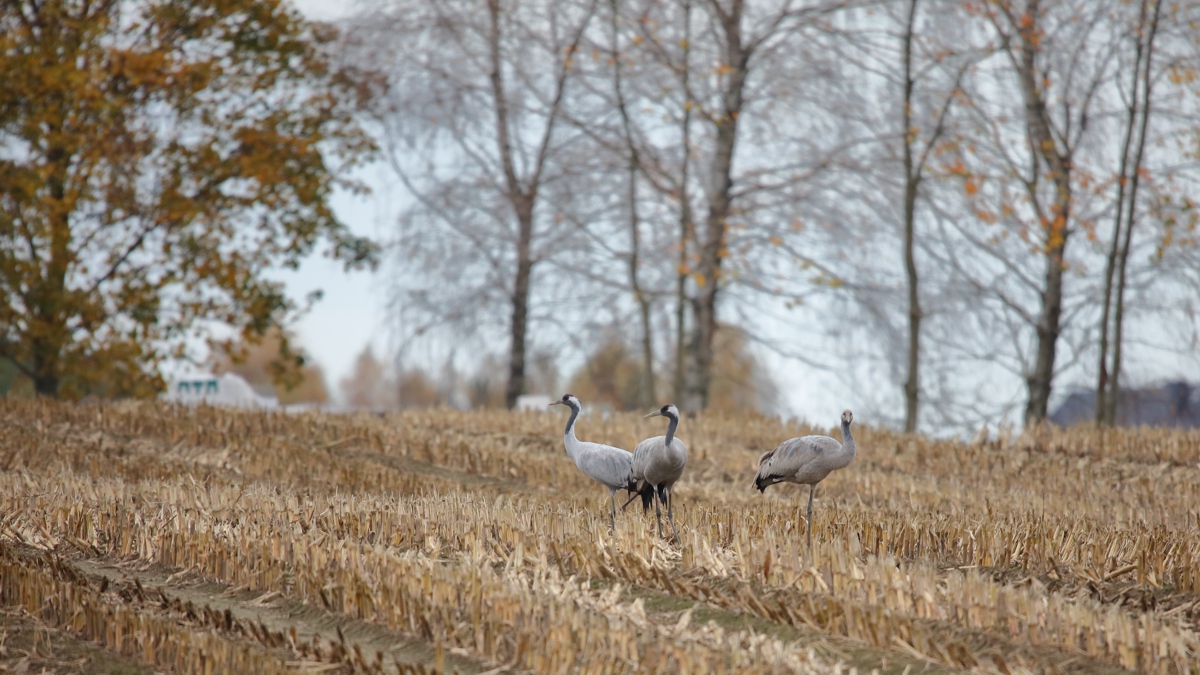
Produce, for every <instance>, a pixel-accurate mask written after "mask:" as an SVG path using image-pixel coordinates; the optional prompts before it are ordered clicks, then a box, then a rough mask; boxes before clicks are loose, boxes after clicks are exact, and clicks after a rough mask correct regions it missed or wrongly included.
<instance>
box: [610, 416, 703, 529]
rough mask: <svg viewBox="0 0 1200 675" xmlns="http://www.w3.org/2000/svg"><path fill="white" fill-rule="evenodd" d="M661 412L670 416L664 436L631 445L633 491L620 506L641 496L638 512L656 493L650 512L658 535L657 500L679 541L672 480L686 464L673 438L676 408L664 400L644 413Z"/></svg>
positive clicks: (683, 451)
mask: <svg viewBox="0 0 1200 675" xmlns="http://www.w3.org/2000/svg"><path fill="white" fill-rule="evenodd" d="M660 415H661V416H663V417H665V418H667V419H668V420H670V422H669V423H668V424H667V435H666V436H655V437H654V438H647V439H646V440H644V441H642V442H641V443H638V444H637V447H636V448H634V449H633V480H634V481H635V482H636V483H637V485H636V488H635V489H636V492H637V494H635V495H633V496H632V497H630V498H629V501H627V502H625V504H624V505H622V506H621V508H622V509H624V508H625V507H626V506H629V502H632V501H633V500H634V499H635V498H636V497H638V496H639V495H640V496H641V498H642V513H645V512H646V511H648V510H649V509H650V502H653V501H654V495H655V494H656V493H657V494H658V501H657V502H655V503H654V515H655V517H656V518H658V536H660V537H661V536H663V529H662V509H661V508H660V507H659V503H661V504H662V505H663V506H665V507H667V520H668V521H670V523H671V533H672V534H674V535H675V541H676V542H678V541H679V532H678V531H676V529H675V517H674V515H673V513H672V512H673V507H674V505H675V482H676V481H678V480H679V477H680V476H682V475H683V467H684V466H686V465H687V458H688V454H687V446H686V445H684V443H683V441H681V440H679V439H678V438H675V430H676V429H678V428H679V409H678V408H676V407H675V406H674V405H673V404H671V403H668V404H667V405H664V406H663V407H662V408H659V409H658V410H655V411H654V412H652V413H650V414H649V415H646V417H658V416H660Z"/></svg>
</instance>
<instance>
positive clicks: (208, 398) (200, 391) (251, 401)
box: [159, 373, 279, 408]
mask: <svg viewBox="0 0 1200 675" xmlns="http://www.w3.org/2000/svg"><path fill="white" fill-rule="evenodd" d="M159 398H160V399H162V400H164V401H170V402H174V403H185V404H187V405H198V404H200V403H205V404H208V405H221V406H229V407H233V408H275V407H278V405H279V402H278V401H276V400H275V398H274V397H267V396H262V395H260V394H258V392H256V391H254V388H253V387H251V386H250V384H249V383H248V382H246V380H244V379H242V377H241V376H240V375H235V374H233V373H222V374H220V375H213V374H211V373H197V374H193V375H184V376H180V377H176V378H173V379H171V380H170V381H169V382H168V383H167V390H166V391H165V392H163V393H162V394H161V395H159Z"/></svg>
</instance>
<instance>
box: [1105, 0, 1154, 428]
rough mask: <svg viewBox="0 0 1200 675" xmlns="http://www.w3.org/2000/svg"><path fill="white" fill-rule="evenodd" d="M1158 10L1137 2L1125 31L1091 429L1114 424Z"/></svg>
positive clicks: (1146, 0) (1150, 1)
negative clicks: (1124, 75)
mask: <svg viewBox="0 0 1200 675" xmlns="http://www.w3.org/2000/svg"><path fill="white" fill-rule="evenodd" d="M1161 10H1162V2H1161V1H1160V0H1142V1H1141V4H1140V7H1139V11H1138V18H1137V21H1136V23H1135V24H1134V26H1133V29H1132V30H1131V31H1130V32H1131V37H1132V38H1133V40H1134V48H1133V52H1134V62H1133V66H1132V68H1131V69H1130V86H1129V90H1128V103H1127V106H1126V121H1125V135H1124V141H1123V142H1122V145H1121V153H1120V164H1119V167H1118V169H1117V200H1116V205H1115V208H1114V213H1113V231H1112V240H1111V241H1110V242H1109V250H1108V258H1107V260H1106V263H1105V267H1104V296H1103V297H1104V300H1103V305H1102V307H1103V309H1102V314H1101V319H1100V359H1099V367H1098V374H1097V383H1096V423H1097V424H1101V425H1103V424H1108V425H1111V424H1115V423H1116V421H1117V398H1118V396H1119V394H1120V375H1121V343H1122V338H1123V335H1122V333H1123V328H1124V310H1125V306H1124V305H1125V288H1126V280H1127V269H1128V263H1129V248H1130V243H1131V242H1132V240H1133V228H1134V225H1135V222H1136V217H1137V205H1138V187H1139V186H1140V185H1141V179H1142V166H1143V158H1144V157H1145V152H1146V138H1147V127H1148V126H1149V124H1150V114H1151V92H1152V90H1153V82H1154V78H1153V69H1152V62H1153V58H1154V40H1155V38H1156V37H1157V35H1158V21H1159V15H1160V13H1161ZM1131 152H1132V156H1131V154H1130V153H1131ZM1114 273H1115V276H1116V278H1115V279H1114ZM1114 281H1115V284H1116V286H1115V289H1114ZM1114 291H1115V298H1114ZM1110 314H1111V315H1112V316H1111V326H1112V333H1113V344H1112V347H1111V353H1110V347H1109V330H1110ZM1110 358H1111V368H1110V365H1109V359H1110Z"/></svg>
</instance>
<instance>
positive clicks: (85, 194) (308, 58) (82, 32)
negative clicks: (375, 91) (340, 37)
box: [0, 0, 375, 397]
mask: <svg viewBox="0 0 1200 675" xmlns="http://www.w3.org/2000/svg"><path fill="white" fill-rule="evenodd" d="M331 38H332V33H331V31H329V30H328V29H326V28H324V27H322V26H319V25H312V24H309V23H307V22H305V21H304V20H302V19H301V18H300V17H299V15H298V14H297V13H296V12H295V11H294V10H292V9H290V8H289V6H288V5H287V4H283V3H278V2H275V1H274V0H250V1H249V2H233V1H232V0H173V1H167V0H150V1H148V2H133V1H132V0H95V1H84V0H41V1H35V0H13V1H11V2H4V3H3V4H2V5H0V148H2V149H3V154H2V155H0V296H2V297H3V299H2V300H0V358H4V359H7V360H8V361H9V362H11V363H12V364H15V365H16V366H17V367H18V368H19V369H20V371H21V372H22V373H23V374H24V375H25V376H27V377H29V378H30V379H31V380H32V381H33V383H34V388H35V390H36V391H37V393H38V394H40V395H47V396H68V397H78V396H82V395H84V394H86V393H89V392H101V393H108V394H113V395H118V394H145V393H149V392H150V391H152V390H153V389H154V388H156V387H157V386H160V385H161V382H160V380H159V377H158V374H157V369H156V366H157V364H158V363H159V362H160V361H161V360H163V359H164V358H166V357H168V356H181V355H183V354H185V353H186V352H187V351H188V347H187V344H188V339H189V338H194V337H195V336H196V335H197V334H198V333H200V329H199V328H198V326H200V325H201V324H202V322H208V323H224V324H227V325H230V326H234V327H236V328H237V329H238V330H239V331H240V332H241V334H242V336H243V337H244V338H246V339H252V338H254V337H261V336H263V335H265V334H266V333H267V332H268V330H269V329H271V328H272V327H273V326H279V325H283V324H284V323H285V322H286V320H287V318H288V317H289V315H291V314H293V313H294V312H295V311H296V309H297V305H296V303H295V301H293V300H292V299H290V298H288V297H287V296H286V295H285V294H284V292H283V286H282V284H281V283H279V282H275V281H271V280H269V279H268V278H266V277H265V276H264V272H266V271H267V270H269V269H272V268H275V267H279V266H285V267H295V266H297V265H298V264H299V262H300V261H301V259H303V258H304V257H305V256H307V255H309V254H310V253H312V252H313V251H314V250H315V249H317V247H318V246H322V245H326V246H328V251H329V254H330V255H333V256H335V257H336V258H338V259H340V260H343V261H345V262H346V265H347V267H358V266H361V265H363V264H367V263H370V262H371V261H372V260H373V258H374V255H375V249H374V247H373V245H372V244H370V243H369V242H368V241H366V240H364V239H360V238H357V237H355V236H353V235H352V234H351V233H350V232H349V231H348V230H347V228H346V227H345V226H344V225H343V224H342V223H340V222H339V221H338V220H337V218H336V217H335V216H334V214H333V212H332V211H331V209H330V207H329V197H330V194H331V191H332V190H333V189H334V187H335V185H338V184H342V185H347V186H349V187H355V186H354V185H353V184H352V183H349V182H346V181H343V180H340V179H339V178H338V176H339V175H340V174H341V171H342V170H344V169H346V168H348V167H350V166H353V165H354V164H355V163H356V162H357V161H359V160H361V159H363V158H364V157H366V156H367V155H368V153H369V152H370V151H371V149H372V143H371V142H370V140H369V139H368V138H367V137H366V136H365V135H364V134H363V133H362V131H361V130H360V129H359V127H358V126H357V124H356V123H355V121H354V119H353V116H352V114H353V112H354V110H355V108H356V106H357V104H358V103H359V102H360V101H361V100H362V98H363V96H364V95H365V94H366V93H367V90H368V87H366V85H365V80H363V79H361V78H356V77H353V76H352V75H353V73H352V72H351V71H348V70H345V69H338V68H334V67H333V66H331V62H330V59H329V58H328V56H327V54H326V49H325V45H326V44H327V43H328V42H329V41H330V40H331ZM282 344H283V347H284V350H285V352H286V351H287V349H286V348H287V345H286V339H284V341H283V343H282Z"/></svg>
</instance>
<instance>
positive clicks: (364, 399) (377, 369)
mask: <svg viewBox="0 0 1200 675" xmlns="http://www.w3.org/2000/svg"><path fill="white" fill-rule="evenodd" d="M338 387H339V388H341V390H342V396H343V397H344V398H345V400H346V403H347V404H348V405H351V406H355V407H360V408H375V407H379V408H384V409H389V410H390V409H392V408H395V407H396V406H397V404H398V401H397V396H398V394H399V386H398V384H397V383H396V382H395V381H394V380H393V379H392V378H391V377H390V376H389V374H388V369H387V368H385V367H384V365H383V364H382V363H380V362H379V360H378V359H376V358H375V352H374V351H373V350H372V349H371V345H370V343H368V344H367V345H366V346H365V347H363V350H362V351H361V352H359V353H358V357H357V358H356V359H354V370H353V371H351V373H350V374H349V375H347V376H346V377H344V378H342V380H341V382H339V383H338Z"/></svg>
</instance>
